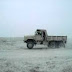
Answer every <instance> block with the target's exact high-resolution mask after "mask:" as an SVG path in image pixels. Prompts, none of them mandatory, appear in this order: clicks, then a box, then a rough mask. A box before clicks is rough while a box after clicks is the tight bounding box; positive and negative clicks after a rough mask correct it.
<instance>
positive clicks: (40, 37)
mask: <svg viewBox="0 0 72 72" xmlns="http://www.w3.org/2000/svg"><path fill="white" fill-rule="evenodd" d="M35 40H36V41H39V42H40V41H43V36H42V32H41V31H37V32H36V35H35Z"/></svg>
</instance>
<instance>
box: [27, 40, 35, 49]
mask: <svg viewBox="0 0 72 72" xmlns="http://www.w3.org/2000/svg"><path fill="white" fill-rule="evenodd" d="M33 47H34V42H32V41H29V42H27V48H28V49H32V48H33Z"/></svg>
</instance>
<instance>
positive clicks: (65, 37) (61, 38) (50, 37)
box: [47, 36, 67, 41]
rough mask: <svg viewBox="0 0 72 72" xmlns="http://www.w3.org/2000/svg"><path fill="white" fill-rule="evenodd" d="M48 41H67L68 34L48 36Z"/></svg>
mask: <svg viewBox="0 0 72 72" xmlns="http://www.w3.org/2000/svg"><path fill="white" fill-rule="evenodd" d="M47 40H48V41H67V36H48V37H47Z"/></svg>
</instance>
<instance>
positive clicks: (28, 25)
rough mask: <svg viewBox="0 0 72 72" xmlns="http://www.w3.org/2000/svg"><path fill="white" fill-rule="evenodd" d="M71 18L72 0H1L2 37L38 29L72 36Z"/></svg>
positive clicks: (0, 27) (14, 35)
mask: <svg viewBox="0 0 72 72" xmlns="http://www.w3.org/2000/svg"><path fill="white" fill-rule="evenodd" d="M71 19H72V0H0V37H23V36H24V35H30V34H34V31H35V30H36V29H46V30H47V32H48V35H67V36H68V37H71V36H72V34H71V31H72V20H71Z"/></svg>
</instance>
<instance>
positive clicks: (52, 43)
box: [23, 29, 67, 49]
mask: <svg viewBox="0 0 72 72" xmlns="http://www.w3.org/2000/svg"><path fill="white" fill-rule="evenodd" d="M23 41H24V42H25V43H26V44H27V48H28V49H32V48H33V47H34V45H47V46H48V47H49V48H59V47H64V48H65V45H66V43H67V36H49V35H48V34H47V31H46V30H44V29H37V30H36V31H35V35H30V36H24V40H23Z"/></svg>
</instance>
